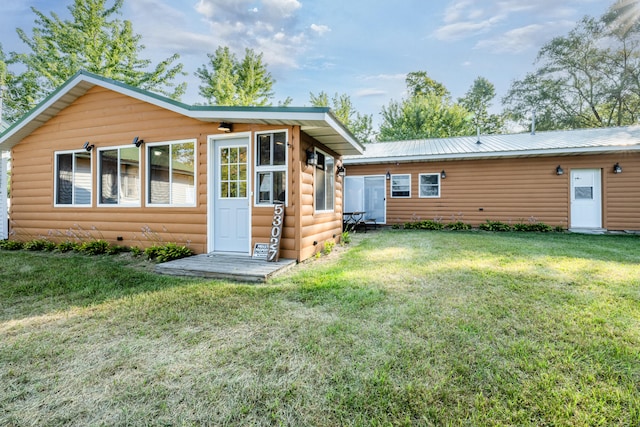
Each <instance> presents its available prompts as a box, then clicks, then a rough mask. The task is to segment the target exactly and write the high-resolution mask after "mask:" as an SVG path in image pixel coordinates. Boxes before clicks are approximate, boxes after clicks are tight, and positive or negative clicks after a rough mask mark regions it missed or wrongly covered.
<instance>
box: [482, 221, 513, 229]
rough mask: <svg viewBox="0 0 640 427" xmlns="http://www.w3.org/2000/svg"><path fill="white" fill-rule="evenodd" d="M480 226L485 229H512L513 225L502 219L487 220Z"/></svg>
mask: <svg viewBox="0 0 640 427" xmlns="http://www.w3.org/2000/svg"><path fill="white" fill-rule="evenodd" d="M478 228H479V229H480V230H484V231H511V226H510V225H509V224H507V223H504V222H502V221H490V220H487V222H483V223H482V224H480V225H479V226H478Z"/></svg>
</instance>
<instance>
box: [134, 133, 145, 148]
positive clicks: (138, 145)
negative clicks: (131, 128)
mask: <svg viewBox="0 0 640 427" xmlns="http://www.w3.org/2000/svg"><path fill="white" fill-rule="evenodd" d="M132 144H133V145H135V146H136V147H138V148H140V146H141V145H142V144H144V139H140V138H138V137H137V136H136V137H135V138H133V142H132Z"/></svg>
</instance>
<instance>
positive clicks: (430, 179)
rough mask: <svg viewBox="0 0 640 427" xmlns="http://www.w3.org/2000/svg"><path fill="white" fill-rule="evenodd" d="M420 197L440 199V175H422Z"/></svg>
mask: <svg viewBox="0 0 640 427" xmlns="http://www.w3.org/2000/svg"><path fill="white" fill-rule="evenodd" d="M420 197H426V198H429V197H440V174H439V173H421V174H420Z"/></svg>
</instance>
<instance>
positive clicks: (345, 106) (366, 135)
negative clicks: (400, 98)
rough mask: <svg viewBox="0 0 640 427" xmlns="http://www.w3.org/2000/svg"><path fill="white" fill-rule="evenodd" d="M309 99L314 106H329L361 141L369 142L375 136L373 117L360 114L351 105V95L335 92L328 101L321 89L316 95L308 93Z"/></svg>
mask: <svg viewBox="0 0 640 427" xmlns="http://www.w3.org/2000/svg"><path fill="white" fill-rule="evenodd" d="M309 101H310V102H311V105H313V106H314V107H331V110H332V111H333V113H334V114H335V115H336V117H337V118H338V120H340V121H341V122H342V123H343V124H344V125H345V126H346V127H347V129H349V130H350V131H351V133H352V134H353V135H354V136H355V137H356V139H357V140H358V141H361V142H364V143H366V142H371V141H372V140H373V139H374V138H375V134H374V132H373V118H372V117H371V115H367V114H360V113H359V112H358V111H356V109H355V108H354V107H353V103H352V102H351V97H349V95H347V94H346V93H343V94H338V93H336V94H335V95H334V96H333V97H332V98H331V102H329V95H328V94H327V93H326V92H324V91H321V92H320V93H319V94H318V95H315V94H314V93H310V94H309Z"/></svg>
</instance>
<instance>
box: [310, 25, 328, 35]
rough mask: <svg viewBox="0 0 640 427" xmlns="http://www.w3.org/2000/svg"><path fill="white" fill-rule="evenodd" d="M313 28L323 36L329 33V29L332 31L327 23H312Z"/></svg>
mask: <svg viewBox="0 0 640 427" xmlns="http://www.w3.org/2000/svg"><path fill="white" fill-rule="evenodd" d="M311 29H312V30H313V31H315V32H316V33H318V34H319V35H321V36H323V35H324V33H327V32H329V31H331V28H329V27H328V26H326V25H317V24H311Z"/></svg>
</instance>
